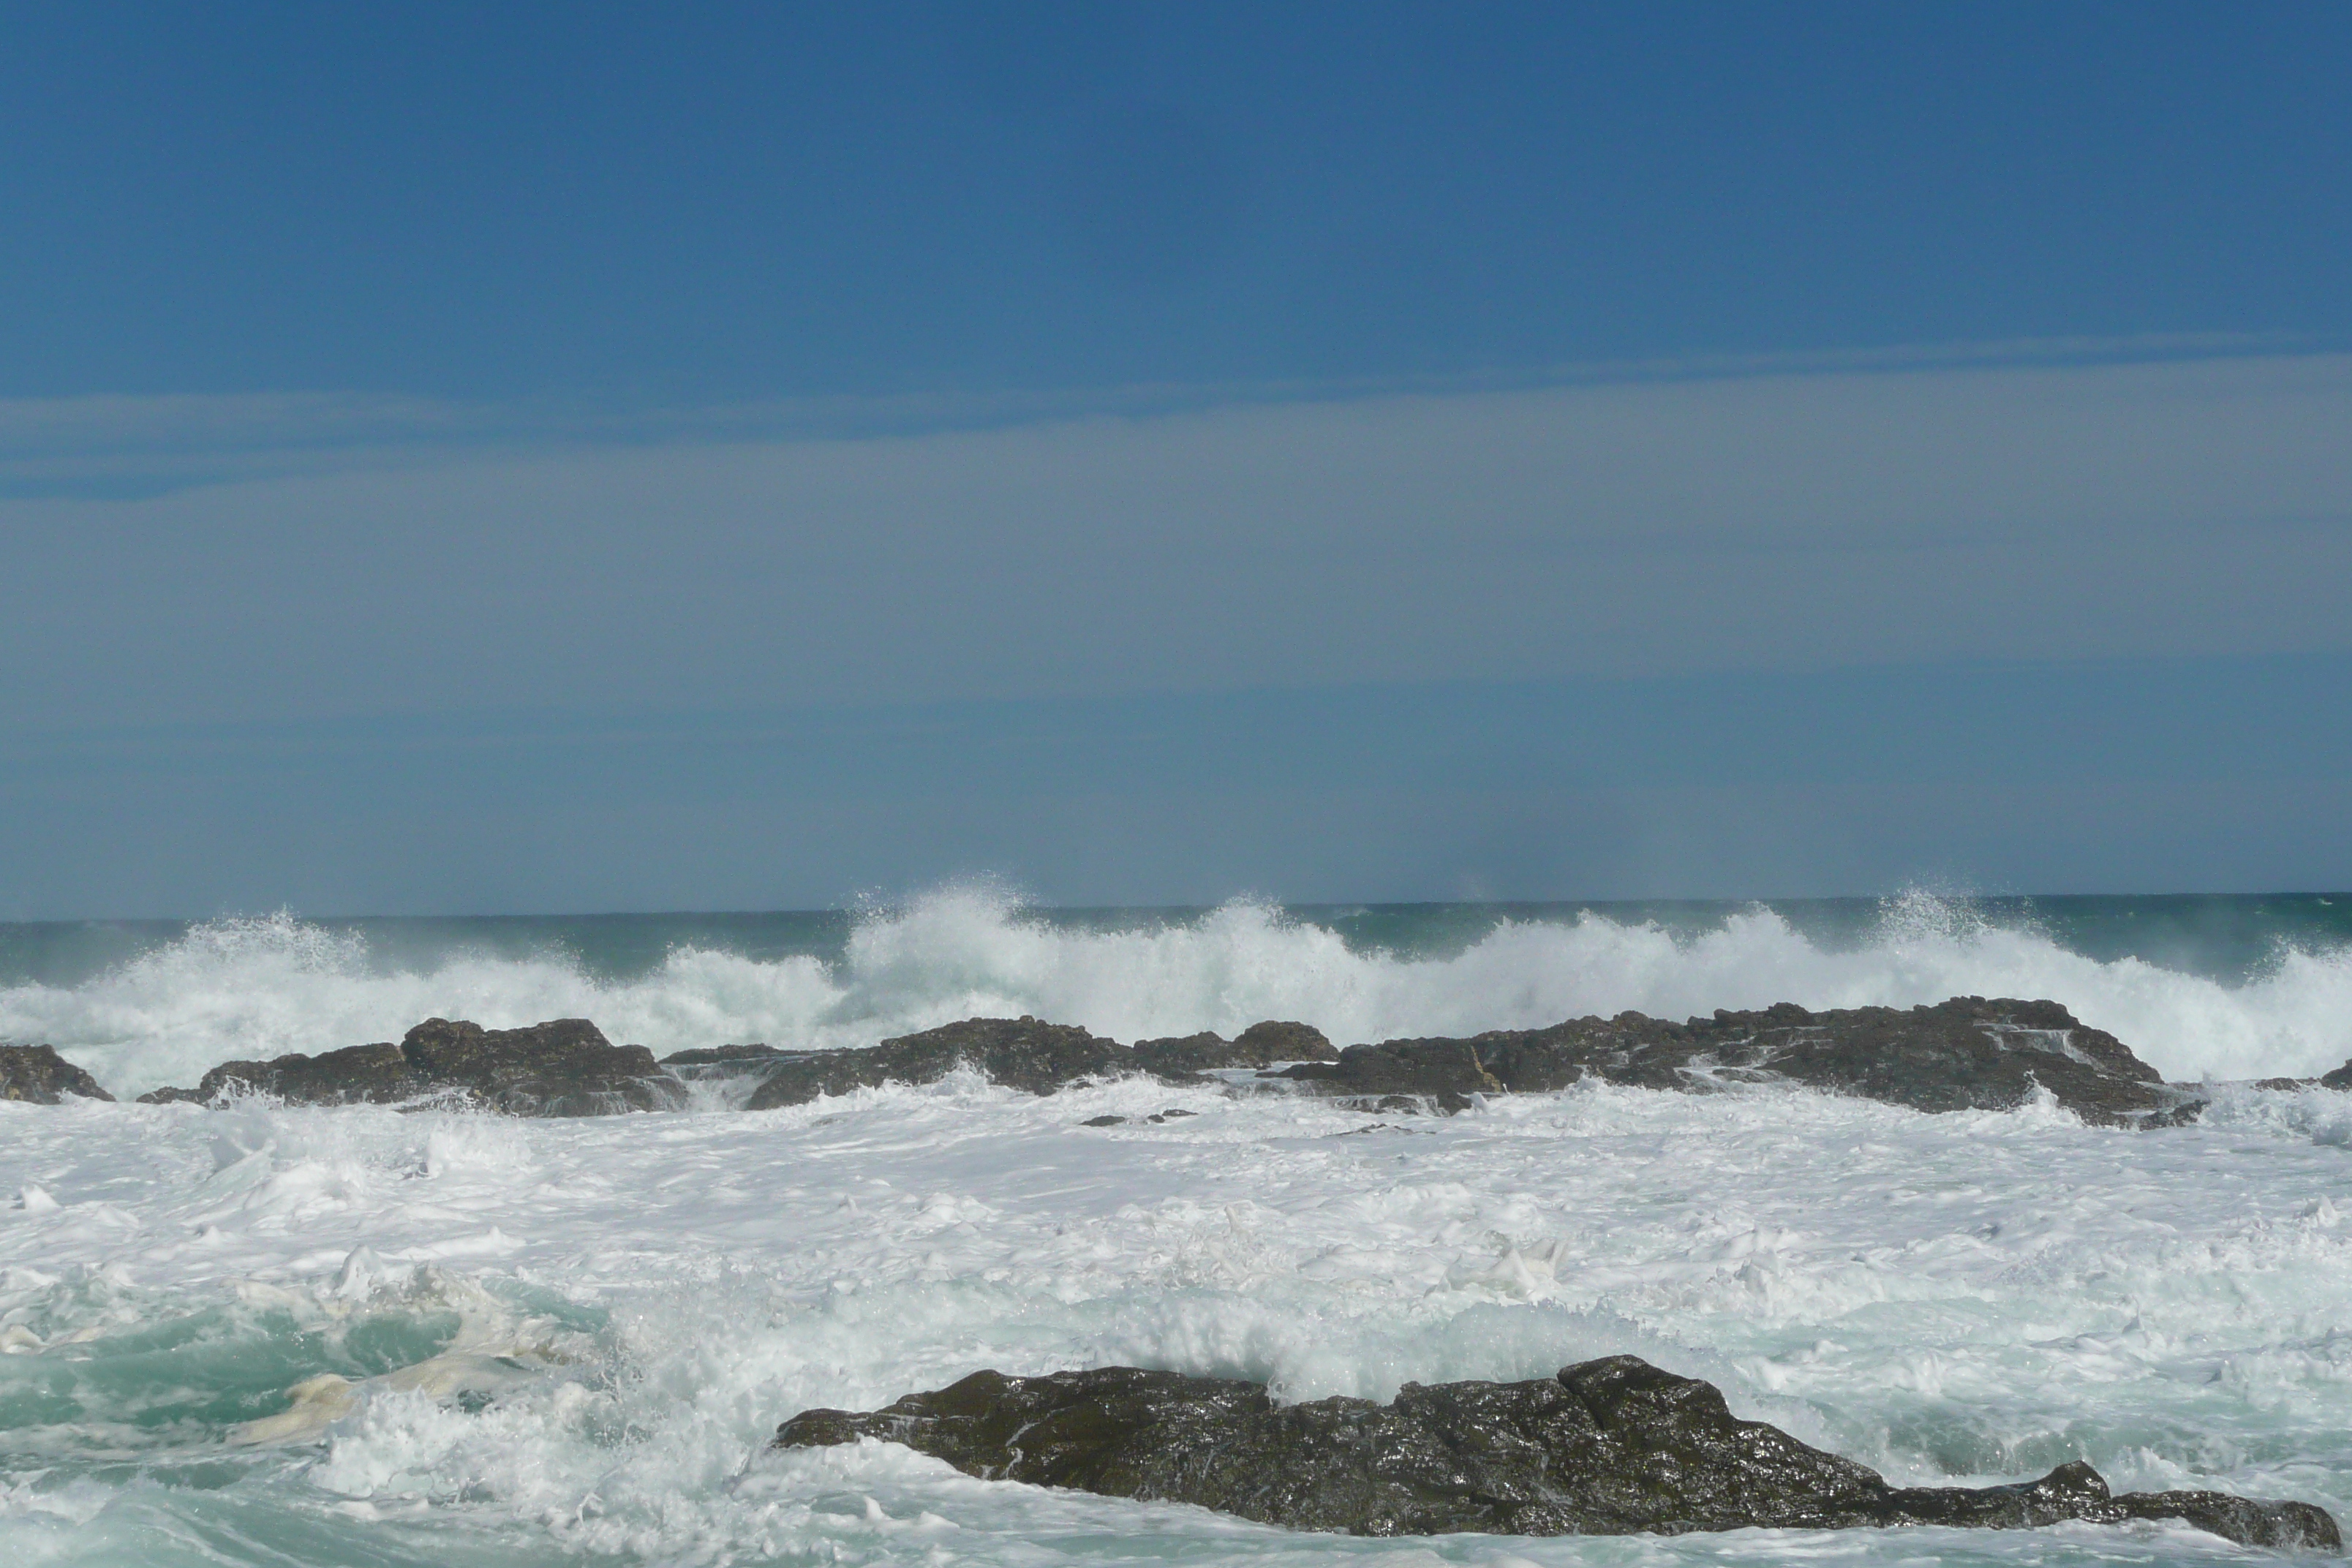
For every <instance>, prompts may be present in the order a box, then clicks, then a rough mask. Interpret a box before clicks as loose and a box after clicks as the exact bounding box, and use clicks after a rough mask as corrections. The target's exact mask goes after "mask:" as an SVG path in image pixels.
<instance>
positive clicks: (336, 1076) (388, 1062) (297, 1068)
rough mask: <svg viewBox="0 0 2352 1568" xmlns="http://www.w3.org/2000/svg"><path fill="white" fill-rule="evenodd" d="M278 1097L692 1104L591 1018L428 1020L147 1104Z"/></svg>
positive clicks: (233, 1071) (261, 1065)
mask: <svg viewBox="0 0 2352 1568" xmlns="http://www.w3.org/2000/svg"><path fill="white" fill-rule="evenodd" d="M237 1094H260V1095H269V1096H272V1097H274V1098H276V1099H278V1100H284V1101H286V1102H287V1103H289V1104H290V1105H399V1104H404V1103H409V1102H413V1101H427V1100H443V1101H446V1100H462V1101H465V1102H467V1103H470V1104H473V1105H477V1106H479V1107H481V1108H482V1109H484V1110H497V1111H503V1112H505V1113H507V1114H509V1115H512V1116H609V1115H613V1114H615V1113H617V1112H621V1111H628V1110H667V1109H672V1108H675V1107H677V1106H678V1105H682V1104H683V1103H685V1098H686V1095H685V1086H684V1085H683V1084H682V1083H680V1082H679V1080H678V1079H677V1077H676V1076H675V1075H673V1074H671V1073H669V1072H667V1070H665V1069H664V1068H662V1066H661V1065H660V1064H659V1063H657V1062H656V1061H655V1060H654V1058H653V1053H652V1052H651V1051H648V1050H646V1048H645V1047H643V1046H616V1045H614V1044H613V1043H612V1042H611V1041H609V1040H607V1039H606V1038H605V1037H604V1034H603V1033H602V1032H601V1031H600V1030H598V1028H597V1027H596V1026H595V1025H593V1024H592V1023H590V1022H589V1021H588V1020H587V1019H585V1018H556V1019H552V1020H551V1021H549V1022H547V1023H543V1024H533V1025H531V1026H530V1027H529V1028H523V1029H485V1028H483V1027H482V1026H480V1025H479V1024H470V1023H466V1022H463V1021H458V1022H452V1021H451V1020H449V1019H446V1018H427V1019H426V1020H425V1022H423V1023H422V1024H419V1025H417V1026H416V1027H415V1028H413V1029H411V1030H409V1031H408V1033H407V1034H406V1035H405V1036H404V1037H402V1038H401V1041H400V1043H399V1044H398V1045H392V1044H389V1043H385V1044H378V1045H372V1046H350V1047H345V1048H343V1049H341V1050H336V1051H323V1052H321V1053H320V1054H319V1055H317V1056H315V1057H312V1056H302V1055H299V1054H298V1055H293V1056H283V1057H278V1058H273V1059H271V1060H269V1061H240V1062H223V1063H222V1064H221V1065H220V1066H218V1067H216V1068H213V1069H212V1070H211V1071H210V1072H207V1073H206V1074H205V1076H204V1079H203V1081H201V1082H200V1083H198V1084H197V1085H196V1087H195V1088H194V1089H157V1090H155V1091H154V1092H153V1093H152V1094H142V1095H141V1096H140V1097H139V1098H140V1100H142V1102H143V1103H147V1104H165V1103H169V1102H171V1101H173V1100H201V1101H205V1102H207V1103H209V1102H211V1101H214V1100H219V1099H221V1098H223V1097H224V1096H233V1095H237Z"/></svg>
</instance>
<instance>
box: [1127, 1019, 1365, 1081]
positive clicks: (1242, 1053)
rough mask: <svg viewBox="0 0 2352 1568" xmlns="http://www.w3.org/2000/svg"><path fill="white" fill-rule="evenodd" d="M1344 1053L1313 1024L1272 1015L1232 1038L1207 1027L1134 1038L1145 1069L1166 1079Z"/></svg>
mask: <svg viewBox="0 0 2352 1568" xmlns="http://www.w3.org/2000/svg"><path fill="white" fill-rule="evenodd" d="M1338 1056H1339V1052H1338V1051H1335V1050H1333V1049H1332V1048H1331V1042H1330V1041H1328V1040H1327V1039H1325V1038H1324V1037H1323V1031H1322V1030H1320V1029H1318V1028H1317V1027H1315V1026H1313V1025H1312V1024H1290V1023H1282V1022H1278V1021H1276V1020H1275V1019H1272V1018H1269V1019H1267V1020H1266V1021H1265V1022H1264V1023H1261V1024H1252V1025H1251V1026H1249V1027H1248V1028H1246V1029H1244V1030H1243V1031H1242V1032H1241V1033H1240V1034H1239V1035H1237V1036H1235V1037H1234V1038H1232V1039H1230V1040H1228V1039H1226V1038H1225V1037H1223V1035H1213V1034H1210V1033H1208V1032H1206V1031H1203V1032H1202V1033H1201V1034H1197V1035H1184V1036H1181V1037H1171V1038H1169V1039H1161V1040H1138V1041H1136V1042H1135V1059H1136V1062H1137V1064H1138V1065H1139V1066H1140V1067H1141V1068H1143V1070H1144V1071H1146V1072H1150V1073H1157V1074H1158V1075H1159V1076H1160V1077H1161V1078H1166V1079H1182V1078H1185V1077H1188V1076H1193V1075H1197V1074H1200V1073H1204V1072H1216V1071H1219V1070H1220V1069H1223V1068H1270V1067H1272V1066H1274V1065H1275V1064H1276V1062H1311V1061H1331V1060H1334V1059H1335V1058H1338Z"/></svg>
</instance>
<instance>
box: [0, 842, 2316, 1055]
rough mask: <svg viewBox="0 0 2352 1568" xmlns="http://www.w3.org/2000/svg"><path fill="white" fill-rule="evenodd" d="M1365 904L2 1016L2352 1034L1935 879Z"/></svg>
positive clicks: (618, 1026) (1018, 927)
mask: <svg viewBox="0 0 2352 1568" xmlns="http://www.w3.org/2000/svg"><path fill="white" fill-rule="evenodd" d="M1449 918H1451V917H1450V916H1448V915H1447V914H1445V913H1444V911H1440V912H1436V913H1433V914H1432V915H1430V916H1429V917H1427V921H1426V923H1428V924H1430V925H1431V926H1433V927H1434V926H1438V925H1441V924H1444V923H1445V921H1446V920H1448V919H1449ZM649 919H651V918H649ZM1342 923H1343V922H1341V921H1337V920H1333V919H1329V918H1326V919H1321V920H1318V919H1317V918H1313V917H1312V916H1310V915H1307V914H1299V913H1291V912H1286V911H1285V910H1281V909H1279V908H1277V907H1275V906H1272V905H1268V904H1263V903H1252V902H1235V903H1231V904H1227V905H1224V906H1223V907H1221V908H1218V909H1215V910H1208V911H1205V912H1200V913H1195V914H1191V915H1183V916H1179V917H1173V918H1153V917H1149V916H1142V915H1139V916H1136V917H1132V918H1129V919H1126V920H1121V921H1109V922H1100V923H1087V922H1086V921H1076V920H1073V919H1071V918H1068V917H1060V916H1055V915H1050V914H1047V913H1043V912H1039V911H1035V910H1025V909H1024V908H1023V907H1022V906H1021V905H1020V904H1019V903H1018V902H1017V901H1015V900H1013V898H1011V897H1010V896H1009V895H1007V894H1005V893H1003V891H1001V890H998V889H985V888H970V887H958V888H950V889H941V890H939V891H936V892H933V893H931V894H929V895H926V896H924V897H922V898H919V899H916V900H913V901H911V902H910V903H908V905H906V906H904V907H902V908H897V909H890V910H875V911H871V912H869V913H866V914H865V915H863V916H862V917H860V918H858V919H857V920H856V921H854V922H852V923H851V924H850V925H849V926H848V929H847V931H846V933H845V938H844V939H843V940H842V941H840V942H838V943H837V945H836V946H835V947H834V948H833V949H832V950H830V951H827V952H797V953H784V954H781V955H775V954H768V955H753V954H750V953H746V952H736V951H730V950H728V949H726V948H723V947H717V946H711V945H707V944H705V945H696V944H691V943H684V944H678V945H674V946H672V947H670V948H669V950H668V951H667V953H666V954H665V955H664V956H662V957H661V958H660V959H659V960H658V961H657V962H655V963H652V964H651V965H650V966H648V967H646V968H643V969H641V970H639V971H636V972H635V973H623V974H614V973H600V972H599V971H598V970H597V969H595V968H594V967H593V966H592V965H591V964H590V963H587V962H585V961H584V960H583V958H581V957H580V956H578V955H577V954H575V953H572V952H565V951H562V950H561V949H551V950H547V951H540V952H528V953H523V954H516V953H512V952H486V951H483V950H481V949H480V948H478V947H474V946H468V945H466V944H463V943H458V944H454V945H450V946H448V947H446V948H445V949H443V950H441V951H438V952H431V953H425V954H421V955H420V954H417V953H414V952H409V953H404V954H403V955H402V957H401V959H400V961H399V962H397V963H388V962H386V959H385V956H384V955H383V953H381V952H375V951H373V950H372V949H371V947H370V944H369V942H368V940H367V939H366V938H365V937H364V936H363V935H362V934H361V933H360V932H358V931H353V930H350V929H340V928H335V927H332V926H329V925H322V924H319V923H314V922H309V921H301V920H299V919H296V918H294V917H292V916H290V915H286V914H279V915H275V916H269V917H265V918H258V919H240V920H225V921H211V922H206V923H204V924H200V925H197V926H194V927H192V928H190V929H188V930H187V931H185V932H184V934H183V935H181V936H179V937H178V938H177V939H176V940H173V941H171V942H167V943H164V944H163V945H160V946H157V947H154V948H152V949H151V950H149V951H147V952H142V953H140V954H139V955H137V956H135V957H132V958H131V959H129V960H127V961H125V962H122V963H118V964H116V965H114V966H113V967H111V968H110V969H107V970H105V971H104V972H102V973H97V974H94V975H91V976H89V977H87V978H83V979H80V980H79V981H77V982H74V983H71V984H60V983H55V982H50V983H33V982H26V983H21V984H14V985H10V986H6V987H5V988H0V1038H7V1039H15V1040H19V1041H40V1042H46V1043H48V1044H52V1045H55V1046H57V1047H58V1048H59V1049H60V1050H61V1051H63V1052H64V1053H66V1055H67V1056H68V1058H71V1059H73V1060H75V1061H77V1062H79V1064H80V1065H82V1066H84V1067H86V1068H89V1069H90V1070H91V1071H92V1072H93V1073H95V1074H96V1075H97V1077H98V1078H99V1079H100V1081H101V1082H103V1083H105V1084H106V1085H107V1086H108V1087H109V1088H110V1089H113V1090H114V1091H115V1092H116V1093H118V1094H121V1093H138V1092H141V1091H143V1090H145V1089H152V1088H154V1087H157V1086H158V1085H160V1084H163V1083H167V1082H193V1081H194V1080H195V1079H196V1078H197V1077H199V1076H201V1074H202V1073H203V1071H204V1070H205V1068H209V1067H211V1066H213V1065H214V1064H215V1063H217V1062H220V1061H223V1060H227V1059H234V1058H268V1057H271V1056H276V1055H279V1054H282V1053H285V1052H288V1051H310V1052H317V1051H320V1050H329V1049H334V1048H337V1047H343V1046H350V1045H358V1044H362V1043H366V1042H370V1041H375V1040H385V1039H396V1038H398V1037H400V1035H401V1034H402V1033H403V1032H404V1031H405V1030H406V1029H407V1028H409V1027H410V1026H413V1025H415V1023H417V1022H418V1021H420V1020H421V1019H424V1018H426V1017H430V1016H442V1017H463V1018H470V1019H472V1020H474V1021H476V1022H478V1023H480V1024H483V1025H485V1026H489V1027H493V1028H502V1027H515V1026H521V1025H526V1024H530V1023H534V1022H537V1021H539V1020H541V1019H545V1018H552V1017H562V1016H585V1017H590V1018H593V1019H594V1020H595V1021H596V1023H597V1024H598V1025H599V1026H601V1027H602V1028H603V1029H604V1032H605V1034H606V1035H607V1036H608V1037H611V1038H613V1039H614V1040H615V1041H623V1042H628V1043H635V1044H642V1045H645V1046H648V1047H652V1048H653V1049H654V1050H655V1052H656V1054H663V1053H667V1052H669V1051H673V1050H680V1049H688V1048H693V1047H709V1046H716V1045H726V1044H735V1043H742V1042H748V1041H764V1042H766V1043H768V1044H771V1045H775V1046H781V1047H856V1046H865V1045H871V1044H873V1043H875V1042H876V1041H877V1040H880V1039H883V1038H885V1037H889V1036H892V1035H898V1034H905V1033H908V1032H911V1031H913V1030H917V1029H922V1028H927V1027H930V1026H935V1025H938V1024H941V1023H946V1022H950V1021H951V1020H953V1019H956V1018H961V1017H967V1016H989V1015H996V1016H1017V1015H1020V1014H1024V1013H1029V1014H1034V1015H1036V1016H1040V1017H1045V1018H1050V1019H1053V1020H1055V1021H1058V1022H1067V1023H1073V1024H1080V1025H1084V1026H1087V1027H1088V1028H1090V1029H1093V1030H1094V1031H1096V1032H1097V1033H1098V1034H1103V1035H1108V1036H1110V1037H1116V1038H1120V1039H1129V1040H1132V1039H1138V1038H1145V1037H1154V1036H1164V1035H1181V1034H1189V1033H1191V1032H1192V1031H1194V1030H1199V1029H1215V1030H1219V1031H1221V1032H1224V1033H1228V1034H1230V1033H1232V1032H1234V1031H1235V1030H1237V1029H1239V1028H1241V1027H1243V1026H1246V1025H1248V1024H1250V1023H1252V1022H1255V1021H1256V1020H1258V1019H1261V1018H1269V1017H1277V1018H1298V1019H1303V1020H1305V1021H1307V1022H1309V1023H1312V1024H1315V1025H1316V1026H1318V1027H1320V1028H1321V1029H1323V1031H1324V1032H1325V1033H1326V1034H1328V1036H1330V1037H1332V1038H1333V1039H1334V1040H1335V1041H1338V1042H1339V1043H1341V1044H1347V1043H1353V1042H1358V1041H1364V1040H1374V1039H1381V1038H1388V1037H1398V1036H1410V1035H1426V1034H1455V1035H1463V1034H1474V1033H1476V1032H1478V1031H1481V1030H1485V1029H1492V1028H1512V1027H1531V1026H1542V1025H1546V1024H1550V1023H1556V1022H1558V1021H1559V1020H1561V1019H1563V1018H1568V1017H1572V1016H1580V1015H1584V1014H1591V1013H1598V1014H1602V1015H1609V1014H1614V1013H1616V1012H1619V1011H1622V1010H1623V1009H1626V1008H1633V1009H1636V1010H1639V1011H1641V1012H1644V1013H1649V1014H1652V1015H1654V1016H1667V1017H1677V1018H1678V1017H1682V1016H1688V1015H1691V1014H1696V1013H1706V1012H1711V1011H1713V1010H1714V1009H1716V1008H1718V1007H1730V1008H1745V1007H1760V1006H1765V1005H1769V1004H1771V1003H1773V1002H1779V1001H1793V1002H1797V1003H1801V1004H1802V1005H1806V1006H1808V1007H1813V1008H1829V1007H1849V1006H1861V1005H1895V1006H1906V1005H1914V1004H1917V1003H1923V1002H1935V1001H1940V1000H1942V999H1943V998H1945V997H1948V996H1952V995H1969V994H1974V995H2007V996H2021V997H2027V998H2038V997H2049V998H2052V999H2054V1000H2056V1001H2059V1002H2062V1003H2063V1004H2065V1005H2067V1006H2069V1007H2071V1008H2072V1009H2073V1010H2074V1013H2075V1014H2076V1016H2079V1017H2081V1018H2082V1019H2083V1020H2084V1022H2085V1023H2087V1024H2090V1025H2092V1026H2095V1027H2099V1028H2104V1029H2105V1030H2107V1031H2109V1032H2110V1033H2113V1034H2115V1035H2116V1036H2118V1037H2121V1038H2123V1039H2124V1040H2125V1041H2126V1043H2128V1044H2129V1045H2130V1046H2131V1047H2133V1048H2134V1049H2135V1050H2137V1052H2138V1053H2139V1054H2140V1056H2141V1057H2143V1058H2145V1059H2147V1061H2149V1062H2150V1063H2152V1064H2153V1065H2155V1066H2156V1067H2157V1068H2159V1069H2160V1070H2162V1071H2163V1072H2165V1073H2166V1074H2167V1075H2168V1076H2169V1077H2172V1078H2176V1079H2196V1078H2201V1077H2212V1078H2220V1079H2230V1078H2246V1077H2258V1076H2268V1075H2289V1076H2292V1075H2309V1074H2313V1073H2316V1072H2319V1071H2323V1070H2326V1069H2327V1068H2332V1067H2335V1066H2336V1065H2337V1064H2339V1063H2341V1062H2342V1061H2344V1060H2345V1059H2346V1058H2347V1057H2352V955H2347V952H2346V951H2345V950H2344V949H2343V948H2341V947H2325V946H2309V945H2302V946H2299V945H2294V944H2290V943H2287V942H2284V941H2282V942H2279V943H2277V944H2276V945H2275V947H2274V951H2273V952H2272V953H2271V954H2270V955H2269V957H2268V959H2267V960H2266V961H2265V962H2263V963H2260V964H2258V965H2256V966H2255V967H2254V968H2253V970H2252V973H2248V974H2244V975H2239V976H2231V975H2215V974H2210V973H2196V972H2194V971H2192V970H2191V969H2189V968H2182V967H2171V966H2168V965H2167V964H2164V963H2157V962H2153V961H2151V960H2149V959H2147V958H2144V957H2138V956H2113V957H2107V958H2104V959H2102V958H2097V957H2094V956H2091V955H2089V954H2087V953H2085V952H2081V951H2077V950H2076V949H2075V948H2074V947H2070V946H2069V945H2067V943H2066V942H2063V941H2062V940H2061V939H2060V938H2059V937H2058V936H2056V935H2054V934H2053V932H2052V931H2050V930H2048V929H2045V928H2044V927H2043V926H2042V924H2040V923H2038V922H2036V921H2032V920H2022V921H2020V920H2002V921H1995V920H1991V919H1988V918H1986V917H1985V916H1984V915H1983V914H1982V913H1981V912H1979V910H1977V908H1976V907H1975V906H1973V905H1971V904H1969V903H1968V902H1966V901H1965V900H1947V899H1938V898H1935V897H1932V896H1929V895H1926V894H1918V893H1914V894H1908V895H1906V896H1903V897H1900V898H1897V899H1895V900H1888V901H1887V902H1886V903H1885V905H1883V906H1882V907H1881V908H1880V910H1879V911H1878V912H1877V914H1876V916H1875V918H1874V920H1873V921H1871V922H1869V924H1868V925H1867V926H1866V927H1864V929H1863V930H1862V931H1858V932H1856V933H1855V934H1854V936H1853V939H1852V940H1848V941H1839V940H1833V939H1832V938H1831V937H1829V936H1826V935H1824V934H1822V933H1820V932H1817V931H1816V932H1809V931H1806V930H1805V929H1802V928H1801V925H1800V924H1799V923H1797V922H1796V921H1792V919H1791V918H1790V915H1789V914H1787V913H1785V912H1783V911H1781V910H1776V909H1774V908H1770V907H1768V906H1764V905H1760V904H1759V905H1739V906H1725V907H1723V908H1722V909H1721V910H1718V911H1717V915H1716V918H1714V919H1713V920H1712V921H1707V922H1705V923H1702V924H1699V925H1696V926H1690V925H1683V926H1675V925H1670V924H1667V923H1664V922H1662V921H1658V920H1654V919H1633V918H1621V917H1612V916H1611V915H1609V914H1605V913H1601V912H1595V911H1591V910H1584V911H1569V912H1561V913H1556V914H1546V913H1527V912H1500V913H1496V915H1494V916H1493V917H1492V918H1491V919H1488V920H1486V921H1484V922H1483V923H1482V925H1481V927H1480V929H1479V931H1478V933H1477V934H1475V936H1474V937H1472V938H1471V939H1469V940H1466V941H1464V942H1451V943H1437V942H1428V943H1415V942H1412V941H1394V942H1387V943H1372V942H1364V941H1362V940H1360V939H1351V938H1350V937H1349V935H1348V934H1346V932H1345V931H1343V930H1342V929H1340V928H1341V925H1342ZM1389 924H1390V929H1391V930H1392V931H1393V930H1397V929H1403V930H1406V931H1408V932H1409V931H1410V929H1411V928H1410V921H1404V922H1403V923H1402V926H1401V925H1400V922H1399V921H1391V922H1389Z"/></svg>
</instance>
